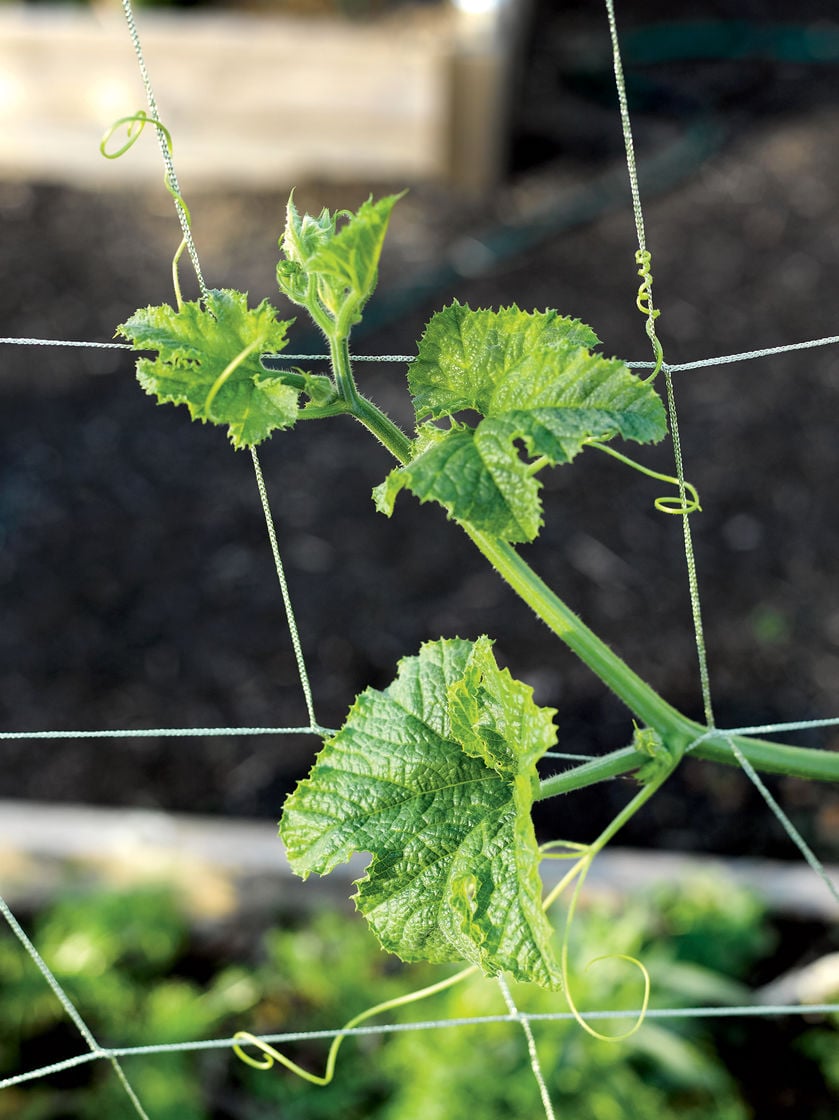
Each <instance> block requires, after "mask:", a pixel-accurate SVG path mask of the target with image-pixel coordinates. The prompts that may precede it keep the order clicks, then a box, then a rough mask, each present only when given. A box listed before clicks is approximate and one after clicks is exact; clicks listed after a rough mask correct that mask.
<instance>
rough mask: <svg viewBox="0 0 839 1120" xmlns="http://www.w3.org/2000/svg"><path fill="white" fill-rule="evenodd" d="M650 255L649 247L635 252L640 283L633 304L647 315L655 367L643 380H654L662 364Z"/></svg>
mask: <svg viewBox="0 0 839 1120" xmlns="http://www.w3.org/2000/svg"><path fill="white" fill-rule="evenodd" d="M651 260H652V258H651V256H650V251H649V249H638V250H637V252H636V253H635V263H636V264H637V265H638V275H639V276H640V277H641V284H640V287H639V288H638V295H637V296H636V297H635V306H636V307H637V308H638V310H639V311H640V312H641V314H642V315H646V317H647V337H648V338H649V340H650V342H651V343H652V346H653V354H654V356H655V368H654V369H653V371H652V373H651V374H650V376H649V377H647V378H645V379H644V380H645V381H654V380H655V378H656V377H657V376H658V372H659V370H660V369H661V367H662V365H663V364H664V351H663V350H662V348H661V343H660V342H659V341H658V336H657V335H656V332H655V321H656V319H657V318H658V317H659V315H660V314H661V312H660V311H659V310H658V308H656V307H654V306H653V274H652V272H650V262H651Z"/></svg>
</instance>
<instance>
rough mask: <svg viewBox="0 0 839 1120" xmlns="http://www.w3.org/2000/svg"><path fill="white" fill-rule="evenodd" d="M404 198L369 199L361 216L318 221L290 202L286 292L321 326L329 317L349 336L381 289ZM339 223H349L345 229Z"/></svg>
mask: <svg viewBox="0 0 839 1120" xmlns="http://www.w3.org/2000/svg"><path fill="white" fill-rule="evenodd" d="M401 197H402V196H401V195H388V196H387V197H386V198H382V199H379V201H378V202H373V201H372V199H368V200H367V201H366V202H364V203H362V204H361V206H360V207H359V209H358V211H357V212H356V213H355V214H352V213H349V212H347V211H337V212H336V213H334V214H331V213H330V212H329V211H328V210H322V211H321V213H320V215H319V216H318V217H316V218H315V217H312V216H311V215H310V214H304V215H303V216H302V217H301V216H300V214H299V213H298V211H297V208H296V206H295V205H294V199H293V196H292V197H291V198H289V200H288V206H287V208H286V228H285V232H284V234H283V236H282V238H281V240H280V248H281V249H282V251H283V255H284V257H285V259H284V260H281V261H280V262H279V264H278V265H277V283H278V284H279V287H280V291H281V292H283V293H284V294H285V295H286V296H288V298H289V299H290V300H292V301H293V302H294V303H297V304H300V305H301V306H302V307H306V308H307V309H308V310H309V311H311V312H312V313H313V316H314V318H315V321H316V322H317V321H318V317H319V315H318V313H319V312H320V313H321V314H322V313H323V312H325V313H326V314H327V315H328V316H329V318H330V319H332V320H335V321H339V320H340V321H341V324H342V326H343V327H344V328H346V329H347V330H348V329H349V327H351V326H352V325H353V323H356V322H358V320H359V318H360V312H361V309H362V307H363V306H364V304H365V303H366V302H367V300H368V299H369V298H370V296H371V295H372V293H373V289H374V288H375V287H376V281H377V279H378V270H379V257H380V256H381V252H382V243H383V242H384V239H385V234H386V233H387V227H388V222H389V221H390V212H391V210H392V209H393V207H394V205H395V204H396V202H397V201H398V200H399V199H400V198H401ZM339 218H345V219H346V221H345V222H344V224H343V225H342V226H341V227H340V229H339V228H338V220H339Z"/></svg>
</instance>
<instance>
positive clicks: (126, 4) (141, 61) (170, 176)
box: [122, 0, 207, 297]
mask: <svg viewBox="0 0 839 1120" xmlns="http://www.w3.org/2000/svg"><path fill="white" fill-rule="evenodd" d="M122 9H123V12H124V13H125V22H126V23H127V25H128V33H129V35H130V36H131V42H132V44H133V46H134V53H135V54H136V56H137V64H138V66H139V68H140V77H141V78H142V79H143V87H144V88H145V91H146V100H147V101H148V106H149V115H150V116H151V119H152V120H153V121H157V122H158V123H160V114H159V113H158V111H157V99H156V98H155V96H154V89H153V87H152V84H151V78H150V77H149V72H148V69H147V67H146V59H145V55H144V54H143V45H142V43H141V42H140V35H139V32H138V31H137V25H136V23H135V22H134V12H133V10H132V7H131V0H122ZM155 131H156V132H157V142H158V144H159V145H160V152H161V154H162V156H163V162H164V164H165V166H166V178H167V181H168V183H169V188H170V190H171V192H172V194H173V196H174V199H175V209H176V210H177V213H178V221H179V222H180V226H181V230H182V232H183V235H184V241H185V242H186V250H187V252H188V253H189V259H190V261H191V262H192V267H193V269H194V270H195V276H196V279H197V280H198V287H199V288H200V289H201V295H202V296H204V297H206V295H207V285H206V284H205V282H204V276H203V274H202V272H201V262H200V261H199V260H198V251H197V249H196V248H195V241H194V239H193V236H192V230H191V229H190V225H189V216H188V214H187V211H186V208H185V207H184V204H183V202H182V201H181V198H180V195H181V188H180V185H179V184H178V176H177V175H176V174H175V165H174V163H173V161H172V153H171V152H170V151H169V145H168V144H167V143H166V135H165V133H164V132H162V131H161V130H160V129H156V130H155Z"/></svg>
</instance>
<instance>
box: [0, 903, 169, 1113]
mask: <svg viewBox="0 0 839 1120" xmlns="http://www.w3.org/2000/svg"><path fill="white" fill-rule="evenodd" d="M0 914H2V915H3V917H4V918H5V919H6V921H7V923H8V925H9V928H10V929H11V931H12V933H13V934H14V935H15V937H16V938H17V939H18V941H19V942H20V943H21V945H22V946H23V947H24V949H25V950H26V952H27V953H28V954H29V957H30V958H31V960H32V962H33V963H34V965H35V966H36V968H37V969H38V971H39V972H40V973H41V975H42V976H43V977H44V979H45V980H46V982H47V984H48V985H49V986H50V988H51V989H52V992H53V994H54V995H55V997H56V999H57V1000H58V1002H59V1003H60V1004H61V1006H62V1007H63V1008H64V1011H65V1012H66V1014H67V1016H68V1018H69V1019H70V1020H71V1022H72V1023H73V1025H74V1026H75V1028H76V1030H77V1031H78V1032H79V1034H80V1035H81V1036H82V1038H83V1039H84V1040H85V1042H86V1043H87V1046H88V1049H89V1050H90V1052H91V1053H92V1054H96V1055H97V1056H101V1057H104V1058H107V1060H108V1061H109V1062H110V1063H111V1066H112V1068H113V1070H114V1073H115V1074H116V1075H117V1078H118V1079H119V1081H120V1084H121V1085H122V1087H123V1089H124V1090H125V1092H126V1094H127V1096H128V1099H129V1100H130V1101H131V1103H132V1105H133V1106H134V1110H135V1112H136V1113H137V1115H138V1116H139V1117H140V1118H141V1120H150V1118H149V1115H148V1113H147V1112H146V1110H145V1109H144V1108H143V1106H142V1105H141V1104H140V1101H139V1098H138V1097H137V1094H136V1093H135V1092H134V1090H133V1089H132V1087H131V1085H130V1083H129V1081H128V1078H127V1077H126V1076H125V1073H124V1072H123V1069H122V1066H121V1065H120V1063H119V1061H118V1060H117V1058H115V1057H114V1055H113V1054H111V1053H109V1052H108V1051H107V1050H104V1049H103V1048H102V1047H101V1046H100V1045H99V1043H98V1042H97V1041H96V1039H95V1038H94V1037H93V1032H92V1031H91V1029H90V1027H89V1026H88V1025H87V1023H86V1022H85V1021H84V1019H83V1018H82V1016H81V1015H80V1014H79V1012H78V1010H77V1008H76V1006H75V1004H74V1003H73V1001H72V1000H71V999H70V997H69V996H68V995H67V993H66V992H65V991H64V989H63V988H62V986H61V984H59V982H58V979H57V978H56V976H55V974H54V973H53V971H52V970H51V969H50V967H49V965H48V964H47V962H46V961H45V960H44V958H43V957H42V956H41V954H40V953H39V952H38V950H37V949H36V948H35V946H34V945H33V944H32V942H31V941H30V939H29V937H28V936H27V934H26V931H25V930H24V929H23V927H22V926H21V924H20V922H19V921H18V920H17V918H16V917H15V916H14V914H13V913H12V911H11V910H10V909H9V905H8V903H7V902H6V900H5V899H4V898H3V897H2V896H0Z"/></svg>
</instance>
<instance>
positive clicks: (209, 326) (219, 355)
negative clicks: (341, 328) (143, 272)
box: [116, 290, 299, 448]
mask: <svg viewBox="0 0 839 1120" xmlns="http://www.w3.org/2000/svg"><path fill="white" fill-rule="evenodd" d="M289 326H290V322H287V321H283V320H280V319H278V318H277V312H276V311H275V310H274V308H273V307H271V305H270V304H269V303H268V302H267V301H265V300H263V302H262V303H260V304H259V305H258V306H257V307H255V308H248V306H247V295H246V294H245V293H243V292H236V291H229V290H213V291H210V292H208V293H207V297H206V299H205V300H204V301H203V302H197V301H196V302H185V303H183V304H182V306H181V308H180V309H179V310H176V309H175V308H173V307H170V306H169V305H168V304H163V305H161V306H159V307H146V308H143V309H142V310H140V311H137V312H135V313H134V315H132V316H131V318H130V319H128V320H127V321H126V322H125V323H123V324H121V325H120V326H119V327H117V332H116V333H117V335H119V336H121V337H122V338H126V339H128V340H129V341H130V342H131V343H132V345H133V346H134V348H135V349H136V350H156V351H157V352H158V356H157V357H156V358H140V359H139V360H138V362H137V378H138V380H139V382H140V384H141V385H142V387H143V389H145V391H146V392H147V393H149V394H150V395H151V396H155V397H157V399H158V401H159V402H160V403H161V404H162V403H171V404H184V405H186V406H187V408H188V409H189V412H190V415H191V416H192V418H193V419H194V420H201V421H202V422H210V423H213V424H223V425H227V430H228V434H229V436H230V439H231V442H232V443H233V446H234V447H236V448H242V447H253V446H255V445H256V444H258V443H259V442H261V440H263V439H265V438H266V436H268V435H269V434H270V433H271V432H272V431H274V430H275V429H278V428H288V427H290V426H291V425H292V424H294V422H295V420H296V418H297V415H298V398H299V393H298V390H297V389H295V388H292V387H291V386H290V385H287V384H286V383H285V382H284V380H283V378H282V375H281V374H275V375H272V374H270V373H268V372H267V371H266V370H265V368H264V367H263V366H262V364H261V362H260V360H259V359H260V355H261V354H265V353H277V352H278V351H279V350H282V349H283V347H284V346H285V345H286V331H287V330H288V327H289Z"/></svg>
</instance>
